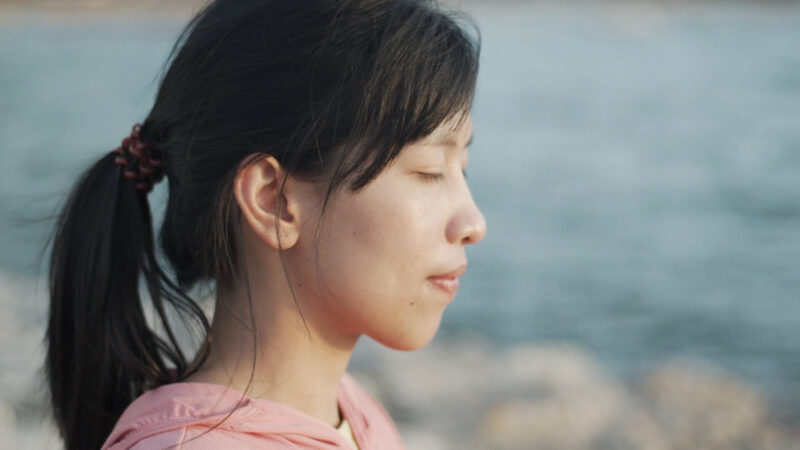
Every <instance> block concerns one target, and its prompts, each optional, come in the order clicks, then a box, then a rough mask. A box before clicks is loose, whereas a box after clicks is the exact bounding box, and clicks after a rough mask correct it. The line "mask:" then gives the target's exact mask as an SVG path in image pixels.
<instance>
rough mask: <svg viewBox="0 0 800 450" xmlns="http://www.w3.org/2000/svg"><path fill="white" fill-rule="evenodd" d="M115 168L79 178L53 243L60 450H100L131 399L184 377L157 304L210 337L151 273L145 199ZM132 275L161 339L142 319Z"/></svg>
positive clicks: (51, 339)
mask: <svg viewBox="0 0 800 450" xmlns="http://www.w3.org/2000/svg"><path fill="white" fill-rule="evenodd" d="M114 159H115V154H114V153H109V154H107V155H106V156H104V157H103V158H102V159H100V161H98V162H97V163H95V164H94V165H93V166H92V167H91V168H90V169H88V170H87V171H86V172H85V173H84V174H83V175H82V177H81V178H80V180H79V181H78V182H77V184H76V185H75V187H74V188H73V190H72V192H71V193H70V194H69V197H68V198H67V201H66V204H65V205H64V208H63V210H62V211H61V213H60V215H59V217H58V219H57V224H56V228H55V233H54V236H53V238H54V239H53V248H52V254H51V258H50V272H49V283H50V286H49V287H50V315H49V322H48V328H47V338H46V341H47V345H48V348H47V357H46V362H45V368H46V376H47V381H48V383H49V388H50V393H51V401H52V405H53V411H54V415H55V420H56V423H57V425H58V428H59V431H60V432H61V435H62V437H63V438H64V443H65V447H66V449H68V450H73V449H89V448H91V449H97V448H99V447H100V446H101V445H102V444H103V442H104V441H105V439H106V437H107V436H108V435H109V434H110V432H111V430H112V428H113V427H114V424H115V423H116V421H117V420H118V419H119V417H120V415H121V414H122V412H123V411H124V410H125V408H126V407H127V406H128V405H129V404H130V403H131V402H132V401H133V400H134V399H135V398H136V397H137V396H139V395H141V394H142V393H143V392H144V391H145V390H147V389H150V388H152V387H155V386H158V385H161V384H165V383H169V382H174V381H177V380H178V379H180V378H182V377H184V376H186V375H188V373H187V370H188V368H187V362H186V358H185V357H184V355H183V353H182V352H181V349H180V347H179V345H178V342H177V340H176V338H175V336H174V333H173V332H172V329H171V327H170V324H169V322H168V320H167V317H166V311H165V308H164V301H166V302H167V303H169V304H170V305H172V306H173V307H175V308H176V309H178V310H179V311H182V312H185V313H189V314H190V315H191V316H193V318H194V319H196V320H198V321H199V322H200V324H201V325H202V326H203V327H204V329H205V331H206V332H207V330H208V322H207V319H206V318H205V316H204V315H203V313H202V310H201V309H200V308H199V307H198V306H197V305H196V304H195V303H194V302H193V301H192V300H191V299H190V298H188V297H187V296H186V295H185V294H183V293H182V292H181V290H180V289H179V288H178V287H176V286H175V285H174V284H173V283H172V282H171V281H170V280H169V279H168V277H167V276H166V275H165V274H164V272H162V270H161V269H160V268H159V266H158V263H157V261H156V256H155V249H154V244H153V242H154V239H153V229H152V219H151V215H150V207H149V205H148V200H147V192H146V191H142V190H138V189H136V188H135V186H134V184H133V183H131V182H130V180H127V179H125V178H124V176H123V174H122V170H121V169H120V167H119V166H118V165H116V164H115V162H114ZM140 275H142V276H143V278H144V281H145V285H146V287H147V291H148V294H149V297H150V299H151V302H152V305H153V309H154V311H155V312H156V313H157V315H158V319H159V320H160V321H161V323H162V324H163V328H164V331H165V335H166V337H165V338H162V337H159V336H158V335H156V333H155V332H153V331H152V330H151V329H150V328H149V327H148V324H147V322H146V320H145V314H144V308H143V305H142V302H141V297H140V294H139V279H140Z"/></svg>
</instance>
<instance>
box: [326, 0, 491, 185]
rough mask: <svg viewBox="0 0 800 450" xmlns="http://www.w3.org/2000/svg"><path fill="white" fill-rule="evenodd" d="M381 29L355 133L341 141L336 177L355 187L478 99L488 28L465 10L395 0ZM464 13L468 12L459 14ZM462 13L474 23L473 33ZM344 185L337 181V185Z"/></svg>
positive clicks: (363, 83)
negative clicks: (482, 27)
mask: <svg viewBox="0 0 800 450" xmlns="http://www.w3.org/2000/svg"><path fill="white" fill-rule="evenodd" d="M395 4H396V5H397V6H396V7H395V11H394V12H393V14H391V15H389V16H387V17H386V23H385V26H384V28H383V29H382V30H374V31H373V33H379V34H380V35H379V36H377V37H374V38H373V40H372V42H377V43H378V45H376V46H375V47H374V48H372V49H370V50H371V51H370V52H368V53H367V55H368V56H369V57H371V60H370V61H369V62H368V67H369V70H368V71H366V72H365V73H364V75H363V78H362V79H358V78H357V77H354V78H353V79H351V80H350V81H351V82H354V83H355V84H356V85H357V86H358V87H356V86H351V87H350V89H351V92H359V93H360V95H358V97H360V98H359V99H358V100H360V101H358V102H355V104H353V111H354V114H353V116H352V118H353V119H352V120H353V121H352V122H351V124H350V125H351V127H348V128H350V130H349V131H350V132H349V133H347V135H349V138H348V139H346V140H345V141H344V142H341V143H340V145H338V147H339V151H337V152H335V153H337V154H338V155H339V160H338V161H337V164H335V165H336V170H335V172H334V174H333V177H332V180H336V181H335V182H334V184H338V183H337V182H342V181H343V180H345V179H346V180H348V181H349V188H350V189H351V190H352V191H356V190H358V189H361V188H362V187H364V186H365V185H366V184H368V183H369V182H370V181H371V180H372V179H374V178H375V177H376V176H377V175H378V174H379V173H380V172H381V171H382V170H383V169H384V168H385V167H386V166H387V165H388V164H389V163H390V162H391V161H392V160H393V159H394V158H395V157H397V155H398V154H399V153H400V151H401V150H402V148H403V147H405V146H406V145H408V144H410V143H413V142H415V141H417V140H419V139H422V138H424V137H426V136H428V135H429V134H431V133H432V132H433V131H434V130H436V128H438V127H439V126H440V125H442V124H443V123H445V122H447V121H449V120H451V119H456V121H455V125H456V126H458V125H460V123H461V122H462V121H463V120H464V119H465V118H466V116H467V114H466V113H468V112H469V110H470V109H471V107H472V101H473V98H474V94H475V85H476V80H477V75H478V66H479V55H480V34H479V32H478V30H477V27H475V26H474V25H473V24H472V22H471V21H469V20H468V18H466V17H465V16H457V15H455V14H453V13H450V14H447V13H444V12H442V11H440V10H434V9H432V8H431V7H428V6H427V5H425V7H422V8H420V4H419V3H418V2H402V1H397V2H395ZM459 19H460V20H459ZM459 21H463V22H464V23H466V24H469V25H472V28H473V29H474V32H475V35H474V36H471V35H469V34H468V33H467V32H466V30H464V29H463V28H462V27H461V25H460V24H459ZM335 187H336V186H331V190H332V189H334V188H335Z"/></svg>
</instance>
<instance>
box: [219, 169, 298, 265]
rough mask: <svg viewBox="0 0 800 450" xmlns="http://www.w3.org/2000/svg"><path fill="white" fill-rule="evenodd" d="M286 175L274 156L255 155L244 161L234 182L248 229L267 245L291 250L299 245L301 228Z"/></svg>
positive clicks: (236, 195)
mask: <svg viewBox="0 0 800 450" xmlns="http://www.w3.org/2000/svg"><path fill="white" fill-rule="evenodd" d="M258 156H261V157H258ZM285 176H286V173H285V171H284V169H283V167H282V166H281V164H280V163H279V162H278V160H276V159H275V157H273V156H266V157H264V156H263V155H256V156H251V157H248V158H247V159H245V160H244V161H242V163H241V164H240V165H239V170H238V172H237V174H236V177H235V178H234V181H233V193H234V196H235V197H236V202H237V203H238V204H239V208H240V209H241V211H242V218H243V219H244V220H242V226H249V227H250V228H251V229H252V230H253V232H254V233H255V234H256V235H257V236H258V237H259V238H261V240H262V241H264V242H265V243H266V244H267V245H269V246H270V247H272V248H275V249H284V250H285V249H288V248H291V247H292V246H294V245H295V244H296V243H297V240H298V238H299V224H298V220H297V214H296V211H295V210H296V205H295V202H294V199H293V196H292V195H291V194H292V193H291V192H289V189H290V188H289V183H288V182H287V183H285V186H284V189H283V192H280V191H281V184H282V183H283V180H284V177H285Z"/></svg>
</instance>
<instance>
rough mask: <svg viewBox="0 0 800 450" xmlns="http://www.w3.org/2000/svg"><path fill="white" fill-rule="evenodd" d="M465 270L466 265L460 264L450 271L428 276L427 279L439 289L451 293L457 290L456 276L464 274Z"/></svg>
mask: <svg viewBox="0 0 800 450" xmlns="http://www.w3.org/2000/svg"><path fill="white" fill-rule="evenodd" d="M466 271H467V265H466V264H462V265H460V266H458V268H456V269H455V270H451V271H450V272H447V273H443V274H439V275H433V276H430V277H428V281H430V282H431V283H432V284H433V285H434V286H436V287H437V288H439V289H441V290H442V291H444V292H446V293H448V294H450V295H451V296H452V295H455V293H456V292H457V291H458V285H459V281H458V277H460V276H462V275H464V273H465V272H466Z"/></svg>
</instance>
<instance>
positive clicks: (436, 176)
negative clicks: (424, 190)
mask: <svg viewBox="0 0 800 450" xmlns="http://www.w3.org/2000/svg"><path fill="white" fill-rule="evenodd" d="M417 175H419V176H420V178H422V179H423V180H425V181H426V182H429V183H433V182H434V181H439V180H441V179H442V178H444V174H443V173H427V172H417Z"/></svg>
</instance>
